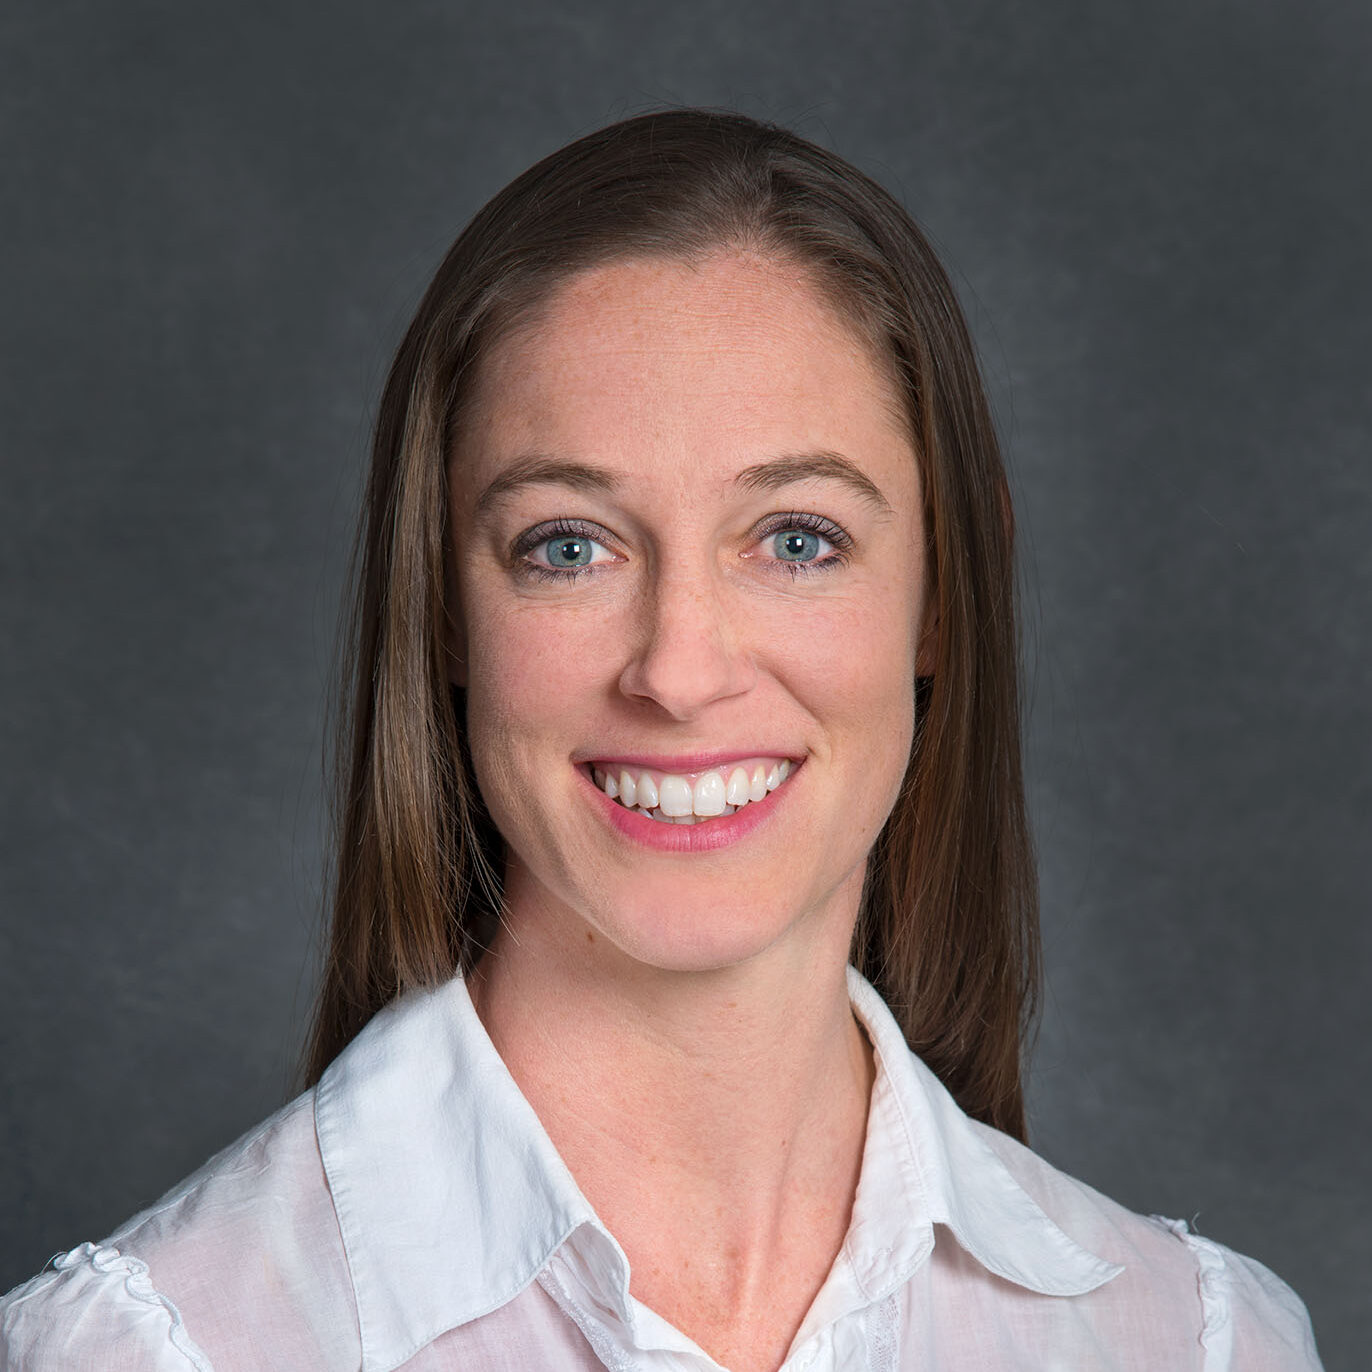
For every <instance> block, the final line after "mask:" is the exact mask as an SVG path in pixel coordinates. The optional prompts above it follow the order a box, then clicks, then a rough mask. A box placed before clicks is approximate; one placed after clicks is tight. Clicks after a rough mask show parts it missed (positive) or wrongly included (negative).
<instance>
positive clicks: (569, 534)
mask: <svg viewBox="0 0 1372 1372" xmlns="http://www.w3.org/2000/svg"><path fill="white" fill-rule="evenodd" d="M564 537H565V538H584V539H588V540H589V541H590V542H592V543H595V544H598V545H599V546H600V547H602V548H604V549H605V551H606V552H608V553H613V554H614V555H615V556H621V554H620V553H618V552H617V550H616V548H615V540H614V538H613V537H612V536H611V535H610V533H609V532H608V531H607V530H606V529H604V528H602V527H601V526H600V525H599V524H594V523H592V522H591V521H590V520H588V519H564V518H558V519H545V520H543V522H542V523H540V524H535V525H534V526H533V527H532V528H529V529H525V530H524V532H523V533H521V534H520V535H518V537H516V539H515V541H514V542H513V543H512V544H511V545H510V560H511V561H512V562H517V561H519V560H520V559H521V558H527V557H528V555H529V554H530V553H531V552H533V550H534V549H535V548H537V547H539V545H540V544H543V543H547V542H548V541H549V540H550V539H554V538H564Z"/></svg>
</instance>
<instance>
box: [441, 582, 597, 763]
mask: <svg viewBox="0 0 1372 1372" xmlns="http://www.w3.org/2000/svg"><path fill="white" fill-rule="evenodd" d="M582 621H583V616H581V615H578V614H568V613H566V612H565V609H563V610H558V611H550V610H548V609H547V608H544V607H530V606H521V605H519V604H514V605H510V606H507V607H504V608H502V609H500V610H495V611H493V610H491V609H489V608H486V607H483V608H482V609H481V611H480V612H478V613H475V614H471V615H469V617H468V623H469V624H471V625H473V626H474V627H473V629H472V630H471V631H470V633H469V638H468V645H467V664H468V665H467V729H468V736H469V739H470V743H471V749H472V757H473V761H474V762H475V763H476V765H477V774H478V776H479V777H481V778H482V779H483V782H484V779H485V777H486V776H491V777H492V779H496V778H498V777H500V776H502V775H504V774H507V773H508V772H509V771H511V770H514V771H522V770H524V769H525V768H526V767H527V766H529V765H532V758H531V756H530V755H531V754H532V753H533V752H535V751H536V750H537V747H538V744H539V742H540V741H541V740H542V739H544V738H546V737H547V735H548V734H549V733H551V732H552V731H553V730H554V729H555V728H556V726H557V725H559V724H561V723H565V722H566V721H567V720H568V719H569V718H572V717H575V716H576V715H577V714H578V713H579V712H581V711H584V710H585V709H586V708H587V706H588V704H589V702H590V701H591V700H592V699H593V698H594V697H595V696H596V695H597V694H598V693H599V692H600V690H601V689H602V688H603V684H604V679H605V676H606V672H607V668H608V664H607V663H606V662H604V661H603V659H602V657H601V656H600V655H598V654H597V653H596V651H595V648H594V644H595V636H594V632H593V628H594V626H592V625H590V624H586V623H583V622H582Z"/></svg>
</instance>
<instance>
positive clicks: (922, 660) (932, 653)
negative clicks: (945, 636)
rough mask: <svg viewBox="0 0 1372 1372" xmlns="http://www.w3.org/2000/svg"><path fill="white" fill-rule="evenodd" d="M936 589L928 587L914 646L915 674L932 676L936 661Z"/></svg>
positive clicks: (937, 633) (937, 615)
mask: <svg viewBox="0 0 1372 1372" xmlns="http://www.w3.org/2000/svg"><path fill="white" fill-rule="evenodd" d="M938 602H939V596H938V589H937V587H933V588H931V589H930V594H929V603H928V604H927V605H926V606H925V607H924V624H923V625H922V627H921V628H920V631H919V643H918V645H917V646H916V648H915V675H916V676H917V677H921V676H933V675H934V665H935V663H937V662H938V645H939V614H938Z"/></svg>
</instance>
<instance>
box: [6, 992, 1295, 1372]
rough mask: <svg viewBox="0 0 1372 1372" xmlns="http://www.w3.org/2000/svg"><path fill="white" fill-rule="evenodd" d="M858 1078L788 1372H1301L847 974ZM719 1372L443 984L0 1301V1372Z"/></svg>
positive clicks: (1286, 1312) (1275, 1336) (1257, 1289)
mask: <svg viewBox="0 0 1372 1372" xmlns="http://www.w3.org/2000/svg"><path fill="white" fill-rule="evenodd" d="M849 992H850V995H851V998H852V1004H853V1010H854V1012H855V1014H856V1015H857V1017H858V1019H859V1020H860V1021H861V1022H862V1024H863V1025H864V1026H865V1028H866V1030H867V1033H868V1035H869V1037H870V1039H871V1041H872V1044H873V1047H874V1049H875V1059H876V1079H875V1082H874V1085H873V1088H872V1100H871V1107H870V1114H869V1117H868V1125H867V1139H866V1144H865V1149H864V1153H863V1159H862V1171H861V1178H860V1181H859V1186H858V1192H857V1196H856V1199H855V1201H854V1205H853V1213H852V1220H851V1224H850V1227H849V1230H848V1235H847V1238H846V1239H845V1241H844V1245H843V1248H842V1251H841V1252H840V1253H839V1255H838V1257H837V1258H836V1259H835V1261H834V1265H833V1268H832V1269H831V1271H830V1273H829V1276H828V1278H827V1280H826V1281H825V1283H824V1286H823V1288H822V1289H821V1290H820V1292H819V1294H818V1295H817V1296H816V1297H815V1300H814V1303H813V1304H812V1306H811V1308H810V1311H809V1313H808V1314H807V1316H806V1318H805V1321H804V1324H803V1326H802V1328H801V1329H800V1331H799V1333H798V1334H797V1336H796V1338H795V1341H794V1343H793V1344H792V1347H791V1350H790V1353H789V1356H788V1357H787V1360H786V1362H785V1364H784V1367H785V1372H858V1370H859V1369H862V1370H863V1372H896V1369H901V1372H924V1369H931V1370H932V1369H938V1372H988V1369H1020V1368H1023V1369H1030V1368H1032V1369H1035V1370H1036V1372H1045V1370H1046V1369H1064V1372H1065V1370H1066V1369H1071V1372H1083V1369H1102V1370H1103V1372H1104V1370H1109V1372H1124V1369H1137V1370H1138V1372H1172V1369H1177V1370H1178V1372H1180V1369H1195V1370H1196V1372H1221V1369H1229V1368H1233V1369H1235V1372H1307V1370H1308V1369H1318V1368H1319V1359H1318V1357H1317V1355H1316V1352H1315V1345H1314V1340H1313V1337H1312V1335H1311V1332H1310V1325H1309V1320H1308V1319H1307V1316H1306V1313H1305V1309H1304V1307H1303V1306H1302V1304H1301V1302H1300V1301H1299V1299H1298V1298H1297V1297H1296V1296H1295V1295H1294V1294H1293V1293H1292V1292H1291V1290H1290V1289H1289V1288H1288V1287H1286V1286H1285V1285H1283V1284H1282V1283H1281V1282H1280V1281H1279V1280H1278V1279H1277V1278H1276V1277H1274V1276H1273V1275H1272V1274H1271V1273H1270V1272H1269V1271H1268V1270H1267V1269H1266V1268H1265V1267H1263V1266H1262V1265H1261V1264H1259V1263H1256V1262H1253V1261H1251V1260H1249V1259H1246V1258H1243V1257H1240V1256H1238V1255H1237V1254H1234V1253H1232V1252H1230V1251H1229V1250H1228V1249H1226V1248H1224V1247H1222V1246H1221V1245H1219V1244H1216V1243H1213V1242H1211V1241H1209V1240H1208V1239H1203V1238H1200V1237H1198V1236H1196V1235H1193V1234H1190V1233H1188V1232H1187V1230H1186V1226H1185V1225H1184V1224H1180V1223H1175V1222H1171V1221H1165V1220H1160V1219H1144V1218H1142V1217H1140V1216H1138V1215H1134V1214H1132V1213H1131V1212H1129V1211H1127V1210H1124V1209H1122V1208H1121V1207H1120V1206H1118V1205H1115V1204H1114V1203H1113V1202H1112V1201H1110V1200H1107V1199H1106V1198H1105V1197H1103V1196H1101V1195H1099V1194H1098V1193H1097V1192H1095V1191H1092V1190H1091V1189H1090V1188H1089V1187H1087V1186H1085V1185H1083V1184H1082V1183H1080V1182H1077V1181H1074V1180H1072V1179H1071V1178H1069V1177H1066V1176H1064V1175H1063V1174H1062V1173H1060V1172H1058V1171H1056V1170H1055V1169H1053V1168H1052V1167H1050V1166H1049V1165H1048V1164H1047V1163H1045V1162H1043V1161H1042V1160H1041V1159H1040V1158H1038V1157H1036V1156H1035V1155H1034V1154H1033V1153H1031V1152H1030V1151H1029V1150H1028V1149H1026V1148H1023V1147H1021V1146H1020V1145H1019V1144H1018V1143H1015V1142H1014V1141H1013V1140H1011V1139H1009V1138H1007V1137H1006V1136H1004V1135H1003V1134H999V1133H997V1132H996V1131H994V1130H992V1129H989V1128H987V1127H986V1126H984V1125H981V1124H978V1123H975V1122H974V1121H971V1120H969V1119H968V1118H967V1117H966V1116H965V1115H963V1114H962V1112H961V1111H960V1110H959V1109H958V1107H957V1106H956V1104H955V1103H954V1102H953V1100H952V1098H951V1097H950V1096H949V1095H948V1093H947V1092H946V1091H945V1090H944V1088H943V1087H942V1085H941V1084H940V1083H939V1082H938V1081H937V1079H936V1078H935V1077H934V1076H933V1075H932V1073H930V1072H929V1070H928V1069H927V1068H926V1067H924V1065H923V1064H922V1063H921V1062H920V1061H919V1059H918V1058H916V1057H914V1056H913V1055H912V1054H911V1053H910V1052H909V1050H908V1048H907V1047H906V1045H905V1041H904V1039H903V1037H902V1035H901V1031H900V1028H899V1026H898V1025H897V1024H896V1022H895V1020H894V1018H893V1017H892V1016H891V1013H890V1011H889V1010H888V1009H887V1008H886V1006H885V1005H884V1004H883V1003H882V1001H881V999H880V997H879V996H878V995H877V994H876V992H875V991H874V990H873V989H872V987H871V986H870V985H868V983H867V982H866V981H864V980H863V979H862V977H860V976H859V975H858V974H857V973H856V972H854V971H852V969H849ZM602 1367H609V1368H612V1369H616V1370H617V1372H630V1369H632V1370H633V1372H716V1369H717V1367H718V1365H717V1364H716V1363H715V1362H714V1361H713V1360H712V1359H711V1358H710V1357H709V1356H708V1355H707V1354H706V1353H704V1352H703V1351H702V1350H701V1349H700V1348H699V1347H698V1346H697V1345H696V1344H695V1343H694V1342H693V1341H692V1340H691V1339H689V1338H688V1337H687V1336H686V1335H685V1334H683V1333H682V1332H680V1331H679V1330H677V1329H676V1328H674V1327H673V1326H672V1325H671V1324H669V1323H668V1322H667V1321H666V1320H665V1319H663V1318H662V1317H661V1316H659V1315H657V1314H656V1313H655V1312H654V1311H652V1310H650V1309H649V1308H648V1307H647V1306H645V1305H643V1304H642V1303H641V1302H639V1301H638V1300H637V1299H636V1298H635V1297H634V1296H633V1295H632V1294H631V1292H630V1289H629V1264H628V1261H627V1259H626V1258H625V1256H624V1252H623V1250H622V1249H621V1248H620V1246H619V1244H618V1243H617V1242H616V1241H615V1239H614V1237H613V1236H612V1235H611V1234H610V1233H609V1231H608V1230H607V1229H606V1228H605V1227H604V1225H603V1224H601V1222H600V1221H599V1219H598V1218H597V1217H596V1215H595V1212H594V1211H593V1210H592V1209H591V1207H590V1205H589V1204H588V1202H587V1201H586V1199H585V1197H584V1196H583V1195H582V1194H581V1192H580V1190H579V1189H578V1187H577V1185H576V1182H575V1181H574V1180H573V1178H572V1176H571V1174H570V1173H569V1172H568V1170H567V1167H566V1165H565V1164H564V1163H563V1161H562V1159H561V1157H560V1156H559V1155H558V1153H557V1151H556V1149H555V1148H554V1147H553V1145H552V1142H551V1140H550V1139H549V1138H548V1136H547V1134H546V1133H545V1132H544V1130H543V1128H542V1126H541V1124H540V1123H539V1121H538V1118H537V1117H536V1115H535V1114H534V1112H533V1109H532V1107H531V1106H530V1105H529V1103H528V1101H527V1100H525V1098H524V1096H523V1095H522V1094H521V1092H520V1091H519V1088H518V1087H517V1086H516V1085H515V1082H514V1080H513V1079H512V1078H511V1076H510V1074H509V1073H508V1071H507V1070H506V1068H505V1065H504V1063H503V1062H502V1061H501V1059H500V1057H499V1055H498V1054H497V1053H496V1051H495V1048H494V1046H493V1045H492V1044H491V1041H490V1039H489V1038H488V1037H487V1035H486V1033H485V1030H484V1029H483V1027H482V1025H481V1022H480V1020H479V1019H478V1018H477V1016H476V1013H475V1010H474V1009H473V1007H472V1003H471V999H470V997H469V996H468V994H467V989H466V987H465V985H464V984H463V982H462V981H461V980H454V981H451V982H449V983H447V984H446V985H444V986H442V987H439V988H438V989H437V990H434V991H431V992H427V993H423V994H411V995H409V996H406V997H405V998H404V999H402V1000H400V1001H398V1002H396V1003H394V1004H392V1005H390V1006H388V1007H387V1008H386V1009H384V1010H383V1011H381V1012H380V1013H379V1014H378V1015H377V1016H376V1017H375V1018H374V1019H373V1020H372V1022H371V1023H370V1024H369V1025H368V1026H367V1027H366V1028H365V1029H364V1030H363V1031H362V1033H361V1034H360V1035H359V1036H358V1038H357V1039H356V1040H354V1042H353V1043H352V1044H351V1045H350V1046H349V1047H348V1048H347V1049H346V1050H345V1051H344V1052H343V1054H342V1055H341V1056H340V1057H339V1058H338V1059H337V1061H336V1062H335V1063H334V1064H333V1065H332V1066H331V1067H330V1068H329V1070H328V1071H327V1072H326V1073H325V1075H324V1077H323V1079H322V1080H321V1081H320V1083H319V1085H318V1086H317V1087H316V1088H315V1089H314V1090H312V1091H309V1092H306V1093H305V1094H304V1095H303V1096H301V1097H299V1098H298V1099H297V1100H295V1101H293V1102H292V1103H291V1104H290V1105H288V1106H286V1107H285V1108H284V1109H283V1110H281V1111H279V1112H278V1113H277V1114H276V1115H274V1116H272V1118H270V1119H269V1120H267V1121H266V1122H265V1123H264V1124H262V1125H261V1126H260V1127H259V1128H257V1129H256V1130H254V1131H253V1132H252V1133H250V1134H248V1135H246V1136H245V1137H244V1138H242V1139H241V1140H239V1142H237V1143H235V1144H234V1145H232V1146H231V1147H230V1148H227V1149H226V1150H225V1151H224V1152H222V1153H220V1154H219V1155H218V1156H217V1157H215V1158H213V1159H212V1160H211V1161H210V1162H209V1163H207V1164H206V1165H205V1166H204V1167H203V1168H202V1169H201V1170H200V1171H199V1172H197V1173H196V1174H195V1175H194V1176H192V1177H190V1178H188V1179H187V1180H186V1181H185V1182H184V1183H183V1184H182V1185H181V1186H179V1187H177V1188H176V1189H175V1190H174V1191H172V1192H171V1193H170V1194H168V1195H167V1196H166V1197H164V1198H163V1199H162V1200H161V1201H160V1202H158V1204H157V1205H155V1206H153V1207H152V1208H151V1209H150V1210H147V1211H145V1212H143V1213H142V1214H141V1215H138V1216H135V1217H134V1219H132V1220H130V1221H129V1222H128V1224H126V1225H125V1226H123V1227H122V1228H121V1229H120V1230H118V1231H117V1232H116V1233H115V1234H113V1235H112V1236H111V1237H110V1238H109V1239H107V1240H105V1242H103V1243H100V1244H93V1243H86V1244H82V1245H81V1246H80V1247H78V1248H74V1249H72V1250H71V1251H70V1252H69V1253H66V1254H63V1255H59V1256H58V1257H56V1258H54V1259H53V1260H52V1262H51V1263H50V1264H49V1267H48V1268H47V1269H46V1270H45V1271H44V1272H42V1273H41V1274H40V1275H39V1276H37V1277H35V1278H34V1279H33V1280H32V1281H30V1282H28V1283H26V1284H25V1285H24V1286H20V1287H17V1288H16V1289H15V1290H14V1291H12V1292H11V1293H10V1294H9V1295H8V1296H6V1297H4V1298H2V1299H0V1369H3V1370H4V1372H21V1369H22V1372H57V1369H61V1370H62V1372H85V1369H91V1372H94V1370H95V1369H99V1372H135V1370H136V1372H189V1370H190V1369H197V1372H261V1369H269V1368H270V1369H276V1368H281V1369H290V1370H291V1372H297V1370H298V1372H305V1370H306V1369H309V1372H395V1369H399V1368H403V1369H404V1370H405V1372H440V1370H443V1372H447V1370H449V1369H452V1370H453V1372H456V1370H457V1369H460V1370H461V1372H497V1369H498V1370H499V1372H534V1370H535V1369H544V1368H550V1369H559V1372H564V1370H565V1372H575V1370H576V1369H600V1368H602Z"/></svg>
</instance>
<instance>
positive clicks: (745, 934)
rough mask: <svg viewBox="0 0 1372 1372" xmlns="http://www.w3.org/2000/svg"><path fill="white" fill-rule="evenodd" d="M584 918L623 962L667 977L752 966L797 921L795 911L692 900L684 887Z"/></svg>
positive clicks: (637, 896) (630, 899)
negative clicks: (747, 964) (685, 892)
mask: <svg viewBox="0 0 1372 1372" xmlns="http://www.w3.org/2000/svg"><path fill="white" fill-rule="evenodd" d="M597 905H598V906H599V909H596V910H588V911H586V912H585V914H584V915H583V918H584V919H585V920H586V923H587V927H588V929H589V930H590V931H591V932H592V934H593V935H594V936H597V937H599V938H600V939H603V940H605V941H608V942H609V943H610V944H611V945H613V947H614V948H615V949H617V950H618V952H620V953H621V954H623V956H624V957H625V958H627V959H629V960H630V961H632V962H635V963H638V964H640V965H641V966H645V967H651V968H655V969H657V970H659V971H663V972H717V971H722V970H724V969H725V968H729V967H737V966H740V965H742V964H744V963H747V962H749V961H751V960H752V959H753V958H756V957H758V956H760V955H761V954H763V953H765V952H766V951H767V950H768V949H769V948H771V947H772V946H774V945H775V944H776V943H777V942H778V940H780V939H783V938H784V937H785V936H786V934H787V933H788V932H790V931H791V930H792V929H793V928H794V926H795V925H796V923H797V921H798V916H797V914H796V911H795V909H794V908H793V907H790V906H788V907H786V908H780V907H777V908H767V907H764V906H761V905H759V904H757V903H750V904H748V905H746V906H744V905H741V904H740V903H739V902H737V901H729V900H721V899H720V898H718V897H715V896H711V895H701V896H698V897H696V898H695V899H692V898H691V897H689V896H686V895H683V893H682V891H681V889H680V887H678V888H677V889H676V890H675V892H674V893H669V892H667V891H664V892H662V893H661V895H660V897H659V898H657V899H654V898H653V897H652V896H651V895H650V894H646V893H645V892H643V890H642V889H641V888H640V889H638V890H636V891H635V892H634V893H633V895H632V896H627V895H626V896H625V898H623V899H622V900H619V901H616V902H614V903H613V904H612V905H607V904H606V903H605V902H604V901H603V900H602V901H598V902H597Z"/></svg>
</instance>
